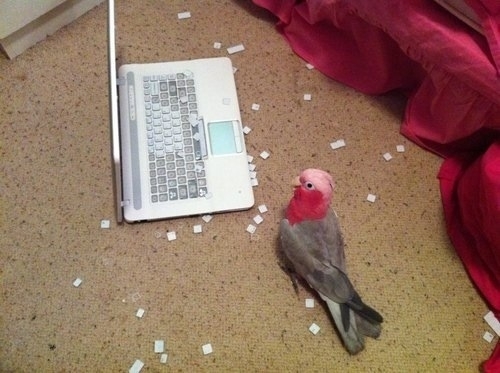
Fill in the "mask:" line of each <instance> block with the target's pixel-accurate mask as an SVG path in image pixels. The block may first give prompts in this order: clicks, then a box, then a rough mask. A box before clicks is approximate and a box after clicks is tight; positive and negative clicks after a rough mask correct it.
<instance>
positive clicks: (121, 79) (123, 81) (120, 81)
mask: <svg viewBox="0 0 500 373" xmlns="http://www.w3.org/2000/svg"><path fill="white" fill-rule="evenodd" d="M125 84H127V78H126V77H124V76H122V77H117V78H116V85H118V86H120V85H125Z"/></svg>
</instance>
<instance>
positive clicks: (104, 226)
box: [101, 219, 111, 229]
mask: <svg viewBox="0 0 500 373" xmlns="http://www.w3.org/2000/svg"><path fill="white" fill-rule="evenodd" d="M110 227H111V222H110V221H109V220H108V219H102V220H101V228H102V229H109V228H110Z"/></svg>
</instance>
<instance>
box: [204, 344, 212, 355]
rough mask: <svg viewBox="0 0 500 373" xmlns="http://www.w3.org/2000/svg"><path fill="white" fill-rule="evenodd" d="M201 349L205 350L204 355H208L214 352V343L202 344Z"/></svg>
mask: <svg viewBox="0 0 500 373" xmlns="http://www.w3.org/2000/svg"><path fill="white" fill-rule="evenodd" d="M201 349H202V350H203V355H208V354H211V353H212V352H214V350H213V348H212V345H211V344H210V343H207V344H205V345H203V346H201Z"/></svg>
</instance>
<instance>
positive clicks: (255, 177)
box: [249, 171, 257, 179]
mask: <svg viewBox="0 0 500 373" xmlns="http://www.w3.org/2000/svg"><path fill="white" fill-rule="evenodd" d="M249 175H250V179H257V172H256V171H250V172H249Z"/></svg>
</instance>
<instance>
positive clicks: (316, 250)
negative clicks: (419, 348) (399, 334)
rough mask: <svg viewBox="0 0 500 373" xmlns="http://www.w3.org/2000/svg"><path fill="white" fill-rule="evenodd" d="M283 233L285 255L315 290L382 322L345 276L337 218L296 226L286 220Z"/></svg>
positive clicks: (379, 316)
mask: <svg viewBox="0 0 500 373" xmlns="http://www.w3.org/2000/svg"><path fill="white" fill-rule="evenodd" d="M280 232H281V244H282V250H283V253H284V255H285V256H286V257H287V259H288V260H289V262H290V263H291V264H292V266H293V267H294V270H295V272H296V273H297V274H298V275H299V276H301V277H302V278H303V279H305V280H306V281H307V282H308V283H309V285H310V286H311V287H312V288H313V289H315V290H316V291H318V292H319V293H321V294H322V296H324V297H327V298H329V299H331V300H332V301H334V302H337V303H344V304H346V305H347V306H349V308H351V309H353V310H355V311H357V312H358V313H360V314H362V315H363V316H364V317H365V318H367V319H368V320H372V321H373V322H378V323H380V322H382V320H383V318H382V316H381V315H380V314H379V313H378V312H377V311H376V310H374V309H373V308H371V307H370V306H368V305H366V304H365V303H363V301H362V300H361V298H360V296H359V294H358V293H357V292H356V290H355V289H354V286H353V284H352V282H351V281H350V280H349V278H348V277H347V274H346V273H345V272H344V268H345V260H344V247H343V241H342V237H341V234H340V229H339V227H338V223H337V221H336V217H333V218H332V216H329V217H327V219H323V220H318V221H304V222H301V223H297V224H294V225H293V226H292V225H290V224H289V222H288V220H286V219H284V220H283V221H282V222H281V225H280ZM343 321H344V323H345V322H346V321H347V320H343ZM344 325H345V324H344Z"/></svg>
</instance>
